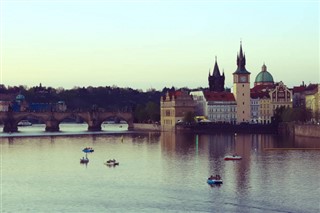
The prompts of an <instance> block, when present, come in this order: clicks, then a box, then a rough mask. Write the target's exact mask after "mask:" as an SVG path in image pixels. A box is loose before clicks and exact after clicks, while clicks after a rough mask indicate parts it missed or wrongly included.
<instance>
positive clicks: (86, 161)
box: [80, 157, 89, 164]
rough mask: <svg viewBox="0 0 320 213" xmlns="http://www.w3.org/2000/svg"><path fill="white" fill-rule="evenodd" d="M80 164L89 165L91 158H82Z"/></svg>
mask: <svg viewBox="0 0 320 213" xmlns="http://www.w3.org/2000/svg"><path fill="white" fill-rule="evenodd" d="M80 163H85V164H87V163H89V158H87V157H86V158H84V157H82V158H80Z"/></svg>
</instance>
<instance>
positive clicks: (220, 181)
mask: <svg viewBox="0 0 320 213" xmlns="http://www.w3.org/2000/svg"><path fill="white" fill-rule="evenodd" d="M207 183H208V184H222V183H223V182H222V180H215V179H210V180H209V179H208V180H207Z"/></svg>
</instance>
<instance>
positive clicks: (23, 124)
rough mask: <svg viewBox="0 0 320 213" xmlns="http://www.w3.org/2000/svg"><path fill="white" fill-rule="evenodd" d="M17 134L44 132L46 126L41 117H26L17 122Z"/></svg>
mask: <svg viewBox="0 0 320 213" xmlns="http://www.w3.org/2000/svg"><path fill="white" fill-rule="evenodd" d="M17 128H18V132H33V133H36V132H44V131H45V129H46V125H45V123H44V121H43V119H42V118H41V117H37V116H33V115H26V116H24V117H21V118H19V119H18V120H17Z"/></svg>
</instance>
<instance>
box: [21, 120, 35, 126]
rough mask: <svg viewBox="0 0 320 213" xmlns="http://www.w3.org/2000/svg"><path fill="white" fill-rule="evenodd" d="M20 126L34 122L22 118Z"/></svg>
mask: <svg viewBox="0 0 320 213" xmlns="http://www.w3.org/2000/svg"><path fill="white" fill-rule="evenodd" d="M18 126H32V123H31V122H30V121H28V120H21V121H20V122H19V123H18Z"/></svg>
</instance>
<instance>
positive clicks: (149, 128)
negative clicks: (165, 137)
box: [133, 123, 161, 131]
mask: <svg viewBox="0 0 320 213" xmlns="http://www.w3.org/2000/svg"><path fill="white" fill-rule="evenodd" d="M133 129H134V130H147V131H161V126H160V125H159V124H140V123H134V124H133Z"/></svg>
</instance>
